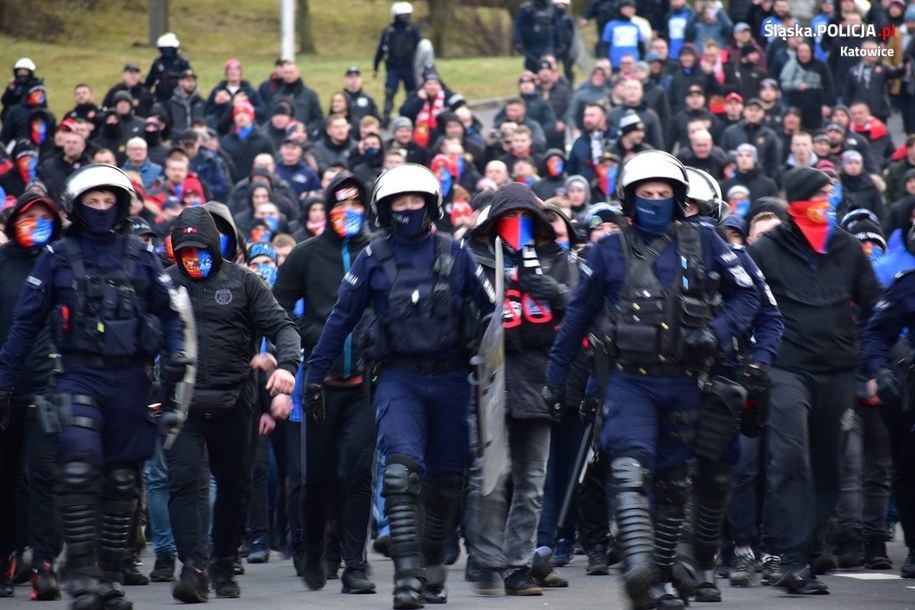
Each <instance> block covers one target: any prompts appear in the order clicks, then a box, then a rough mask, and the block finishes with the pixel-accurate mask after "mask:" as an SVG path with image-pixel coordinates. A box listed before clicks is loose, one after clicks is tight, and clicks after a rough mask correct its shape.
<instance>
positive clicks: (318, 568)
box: [302, 545, 327, 591]
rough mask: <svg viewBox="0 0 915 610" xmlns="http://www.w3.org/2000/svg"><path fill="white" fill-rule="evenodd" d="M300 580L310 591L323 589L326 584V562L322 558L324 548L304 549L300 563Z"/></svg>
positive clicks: (309, 547)
mask: <svg viewBox="0 0 915 610" xmlns="http://www.w3.org/2000/svg"><path fill="white" fill-rule="evenodd" d="M302 580H304V581H305V585H306V586H307V587H308V588H309V589H311V590H312V591H317V590H319V589H323V588H324V585H326V584H327V560H326V559H325V558H324V547H323V545H322V546H321V548H318V549H315V548H312V547H311V546H308V547H306V549H305V557H304V561H303V563H302Z"/></svg>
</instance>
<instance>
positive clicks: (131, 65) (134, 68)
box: [124, 63, 140, 72]
mask: <svg viewBox="0 0 915 610" xmlns="http://www.w3.org/2000/svg"><path fill="white" fill-rule="evenodd" d="M139 71H140V66H138V65H137V64H135V63H129V64H124V72H139Z"/></svg>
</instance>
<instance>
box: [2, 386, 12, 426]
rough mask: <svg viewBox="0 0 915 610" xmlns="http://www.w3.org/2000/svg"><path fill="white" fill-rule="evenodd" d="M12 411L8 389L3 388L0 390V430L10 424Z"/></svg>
mask: <svg viewBox="0 0 915 610" xmlns="http://www.w3.org/2000/svg"><path fill="white" fill-rule="evenodd" d="M12 411H13V407H12V405H10V391H9V390H3V391H2V392H0V430H6V428H7V427H8V426H9V425H10V414H11V413H12Z"/></svg>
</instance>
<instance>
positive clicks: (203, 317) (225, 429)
mask: <svg viewBox="0 0 915 610" xmlns="http://www.w3.org/2000/svg"><path fill="white" fill-rule="evenodd" d="M171 237H172V247H173V249H174V252H175V259H176V264H175V265H174V266H173V267H171V268H169V269H168V271H167V273H168V275H169V276H170V277H171V278H172V280H173V281H174V282H175V283H176V284H178V285H181V286H184V287H186V288H187V290H188V292H189V294H190V299H191V303H192V304H193V305H194V319H195V322H196V326H197V354H198V361H199V366H198V368H197V383H196V385H195V387H194V394H193V396H192V398H191V403H190V412H189V415H188V417H187V421H185V423H184V428H183V429H182V431H181V434H180V435H179V436H178V438H177V440H176V441H175V444H174V446H173V447H172V448H171V449H170V450H169V451H167V452H166V456H165V457H166V460H167V462H168V478H169V487H170V490H169V491H170V493H169V503H168V510H169V515H170V517H171V524H172V530H173V531H174V534H175V546H176V547H177V550H178V558H179V559H180V560H181V563H182V564H183V567H182V569H181V576H180V578H179V580H178V582H177V583H175V587H174V589H173V590H172V596H173V597H174V598H175V599H177V600H179V601H182V602H185V603H194V602H205V601H206V600H207V594H208V589H209V586H208V585H209V583H208V582H207V574H206V573H205V571H204V568H205V567H206V563H205V561H206V554H209V555H210V556H211V557H212V560H211V562H210V565H209V568H210V575H211V578H212V580H213V589H214V591H215V592H216V596H217V597H238V596H239V595H240V594H241V591H240V589H239V586H238V583H237V582H236V581H235V577H234V567H233V563H234V561H235V554H236V549H237V542H238V534H239V532H240V531H241V528H242V524H243V522H244V521H243V520H244V513H245V501H246V499H247V489H248V487H249V485H250V480H251V468H250V464H249V461H250V459H251V458H250V447H251V445H250V443H251V436H252V434H251V432H252V425H251V422H252V417H253V409H254V404H255V385H256V379H257V375H255V374H253V372H252V367H254V366H256V364H255V363H257V362H259V361H260V360H261V359H257V360H255V359H254V356H255V355H256V354H257V353H258V347H259V346H260V343H261V339H262V337H267V339H268V340H269V341H271V342H272V343H273V344H274V345H276V351H277V353H276V358H275V361H276V367H275V368H274V369H273V370H272V371H271V372H270V377H269V379H268V380H267V383H266V390H267V391H268V392H270V394H271V396H276V395H277V394H289V393H291V392H292V390H293V388H294V386H295V371H296V369H297V368H298V366H299V361H300V357H299V350H300V344H299V334H298V332H296V329H295V324H294V323H293V322H292V320H290V319H289V317H288V316H287V315H286V312H285V311H283V308H282V307H280V305H279V303H277V302H276V299H275V298H274V297H273V294H272V292H271V291H270V287H269V286H268V285H267V283H266V282H264V281H263V280H262V279H261V277H260V276H259V275H257V274H256V273H255V272H253V271H251V270H249V269H245V268H244V267H242V266H240V265H237V264H235V263H232V262H230V261H227V260H225V259H223V258H222V256H221V255H220V253H221V251H222V247H221V244H220V241H221V240H220V234H219V231H218V229H217V227H216V222H215V221H214V219H213V216H212V215H211V212H210V210H208V209H206V208H204V207H203V206H198V207H190V208H187V209H185V210H184V211H183V212H182V213H181V215H180V216H178V218H177V219H176V220H175V224H174V225H173V226H172V232H171ZM262 419H264V420H269V414H266V413H264V414H263V416H262ZM264 424H265V425H267V426H269V425H270V424H272V420H269V423H268V421H264ZM204 447H205V448H206V451H207V454H208V456H209V465H210V470H211V471H212V473H213V477H214V478H215V479H216V503H215V505H214V507H213V531H212V550H211V551H210V552H209V553H207V552H206V549H207V546H208V540H207V538H208V537H207V530H208V527H207V523H205V522H203V521H204V519H201V518H199V517H198V511H197V501H198V491H197V489H198V480H199V478H200V468H201V466H202V460H203V450H204Z"/></svg>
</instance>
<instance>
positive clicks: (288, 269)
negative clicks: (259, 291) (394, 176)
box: [273, 171, 369, 377]
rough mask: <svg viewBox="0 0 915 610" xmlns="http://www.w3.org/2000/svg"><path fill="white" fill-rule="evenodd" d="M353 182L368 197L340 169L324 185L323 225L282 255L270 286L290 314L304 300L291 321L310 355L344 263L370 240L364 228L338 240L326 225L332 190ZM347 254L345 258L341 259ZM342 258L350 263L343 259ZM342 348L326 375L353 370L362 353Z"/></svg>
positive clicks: (357, 184)
mask: <svg viewBox="0 0 915 610" xmlns="http://www.w3.org/2000/svg"><path fill="white" fill-rule="evenodd" d="M348 183H350V184H352V185H353V186H355V187H356V188H357V189H359V192H360V199H361V200H362V201H363V202H365V201H366V200H367V199H368V197H367V195H366V189H365V186H364V185H363V183H362V182H361V181H360V180H359V179H358V178H356V177H355V176H353V175H352V174H350V173H349V172H347V171H341V172H340V173H338V174H337V175H336V176H334V179H333V180H332V181H331V183H330V184H329V185H328V187H327V189H325V193H326V194H325V196H324V211H325V213H326V214H327V218H328V224H327V229H326V230H325V231H324V232H323V233H321V234H320V235H318V236H316V237H312V238H311V239H308V240H306V241H304V242H302V243H300V244H298V245H297V246H296V247H295V248H293V249H292V252H290V253H289V256H288V257H287V258H286V262H285V264H283V266H282V267H280V270H279V274H278V276H277V279H276V285H275V286H274V287H273V293H274V295H276V299H277V301H279V303H280V305H282V306H283V308H284V309H285V310H286V311H287V312H289V314H290V315H292V312H293V310H294V309H295V304H296V302H297V301H298V300H299V299H304V300H305V315H304V316H302V317H301V318H299V319H298V320H296V322H297V324H298V326H299V332H300V334H301V335H302V347H304V348H305V352H306V353H307V354H310V353H311V350H313V349H314V347H315V345H317V344H318V339H320V338H321V332H322V331H323V330H324V324H325V323H326V322H327V318H328V316H330V312H331V311H332V310H333V308H334V304H335V303H336V302H337V291H338V290H339V288H340V282H341V281H343V276H344V275H345V274H346V272H347V271H348V270H349V265H351V264H352V263H353V262H355V260H356V257H357V256H359V253H360V252H362V251H363V250H364V249H365V247H366V246H368V244H369V239H368V237H367V235H366V233H365V230H364V228H363V231H362V232H361V233H359V234H358V235H356V236H354V237H351V238H349V239H347V240H343V239H342V238H341V237H340V236H339V235H337V233H336V231H334V229H333V227H332V226H331V223H330V220H329V219H330V211H331V209H332V208H333V206H334V203H335V201H334V199H333V193H335V192H336V191H337V190H338V189H339V188H340V187H341V186H344V185H346V184H348ZM344 254H346V257H344ZM346 258H348V259H349V262H348V263H347V262H345V261H346ZM351 343H352V345H350V346H348V347H347V348H344V350H343V354H342V355H341V356H340V357H339V358H337V360H336V362H334V364H333V366H332V367H331V369H330V374H331V375H333V376H335V377H346V376H349V375H354V374H356V370H355V369H356V364H357V363H358V362H359V359H360V357H361V350H360V349H359V347H358V346H357V345H356V342H355V341H352V342H351Z"/></svg>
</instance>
